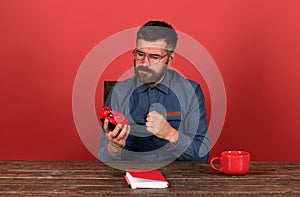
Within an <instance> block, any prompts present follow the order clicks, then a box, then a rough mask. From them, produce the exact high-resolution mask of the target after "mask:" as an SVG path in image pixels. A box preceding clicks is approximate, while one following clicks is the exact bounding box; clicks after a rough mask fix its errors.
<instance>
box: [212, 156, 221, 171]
mask: <svg viewBox="0 0 300 197" xmlns="http://www.w3.org/2000/svg"><path fill="white" fill-rule="evenodd" d="M214 161H219V163H220V157H213V158H212V159H211V160H210V166H211V167H212V169H214V170H217V171H219V172H222V171H223V168H222V166H220V168H217V167H216V166H214V164H213V162H214Z"/></svg>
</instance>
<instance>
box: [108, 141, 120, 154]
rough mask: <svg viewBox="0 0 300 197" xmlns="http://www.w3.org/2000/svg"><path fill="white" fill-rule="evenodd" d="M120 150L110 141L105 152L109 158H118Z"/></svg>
mask: <svg viewBox="0 0 300 197" xmlns="http://www.w3.org/2000/svg"><path fill="white" fill-rule="evenodd" d="M121 150H122V148H121V147H119V146H118V145H116V144H114V143H113V142H111V141H108V143H107V151H108V152H109V153H110V155H111V156H118V155H120V153H121Z"/></svg>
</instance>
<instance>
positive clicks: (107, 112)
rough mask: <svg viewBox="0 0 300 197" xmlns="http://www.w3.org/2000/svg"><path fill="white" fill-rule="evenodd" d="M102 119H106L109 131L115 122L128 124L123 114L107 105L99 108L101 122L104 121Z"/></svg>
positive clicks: (113, 127) (115, 124) (112, 128)
mask: <svg viewBox="0 0 300 197" xmlns="http://www.w3.org/2000/svg"><path fill="white" fill-rule="evenodd" d="M104 119H108V120H109V123H108V129H109V130H110V131H113V130H114V129H115V127H116V126H117V124H122V125H128V120H127V119H126V118H125V116H124V115H123V114H122V113H120V112H118V111H115V110H113V109H111V108H110V107H109V106H104V107H103V108H102V109H101V110H100V120H101V122H102V123H104Z"/></svg>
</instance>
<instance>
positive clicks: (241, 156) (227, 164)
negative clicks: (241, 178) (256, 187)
mask: <svg viewBox="0 0 300 197" xmlns="http://www.w3.org/2000/svg"><path fill="white" fill-rule="evenodd" d="M215 161H219V162H220V167H219V168H218V167H216V166H214V162H215ZM210 166H211V167H212V168H213V169H214V170H217V171H219V172H223V173H224V174H228V175H242V174H246V173H247V172H248V170H249V168H250V153H248V152H246V151H238V150H230V151H224V152H222V153H221V156H220V157H213V158H212V159H211V160H210Z"/></svg>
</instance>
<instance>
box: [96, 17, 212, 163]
mask: <svg viewBox="0 0 300 197" xmlns="http://www.w3.org/2000/svg"><path fill="white" fill-rule="evenodd" d="M177 39H178V38H177V33H176V31H175V30H174V29H173V27H172V26H171V25H169V24H167V23H165V22H162V21H149V22H147V23H146V24H145V25H143V26H142V27H141V28H140V30H139V31H138V33H137V39H136V48H135V50H134V51H133V56H134V71H135V76H133V77H132V78H130V79H127V80H125V81H122V82H119V83H117V84H116V85H115V86H114V88H113V89H112V91H111V92H110V94H109V96H108V98H107V100H106V103H105V105H108V106H110V107H111V108H112V109H114V110H116V111H119V112H121V113H123V114H124V115H125V117H126V118H127V119H128V121H129V125H120V124H119V125H117V126H116V128H115V129H114V130H112V131H110V130H109V129H108V120H105V121H104V124H103V133H102V139H101V143H100V146H101V147H100V151H99V154H98V156H99V159H100V160H102V161H112V160H131V161H132V160H133V161H153V162H157V161H173V160H175V159H177V160H192V161H208V157H209V149H210V144H209V138H208V135H207V123H206V108H205V103H204V96H203V93H202V90H201V88H200V86H199V84H197V83H196V82H194V81H191V80H187V79H185V78H183V77H182V76H181V75H180V74H179V73H177V72H176V71H174V70H170V69H168V66H170V65H171V64H172V62H173V60H174V58H175V53H174V51H175V47H176V44H177Z"/></svg>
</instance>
